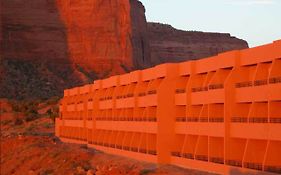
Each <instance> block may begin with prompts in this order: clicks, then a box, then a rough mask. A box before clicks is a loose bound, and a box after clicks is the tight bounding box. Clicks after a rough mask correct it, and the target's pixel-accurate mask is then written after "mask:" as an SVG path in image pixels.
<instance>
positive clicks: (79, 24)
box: [0, 0, 150, 98]
mask: <svg viewBox="0 0 281 175" xmlns="http://www.w3.org/2000/svg"><path fill="white" fill-rule="evenodd" d="M0 8H1V9H0V15H1V18H0V19H1V27H0V28H1V35H0V42H1V43H0V46H1V47H0V49H1V50H0V51H1V52H0V56H1V60H0V78H1V79H0V89H1V92H0V96H1V97H2V96H3V97H8V98H17V97H20V98H27V97H29V96H34V97H39V98H41V97H43V98H45V97H46V98H48V97H49V96H53V95H58V94H61V93H62V91H63V89H64V88H67V87H72V86H77V85H81V84H84V83H89V82H91V81H93V80H94V79H96V78H101V77H106V76H109V75H113V74H120V73H124V72H127V71H130V70H132V69H134V68H143V67H144V66H145V64H148V63H149V56H150V55H149V44H148V40H147V36H146V34H147V32H146V19H145V15H144V7H143V6H142V4H141V3H140V2H139V1H137V0H83V1H80V0H28V1H21V0H20V1H19V0H2V1H1V6H0ZM139 58H141V59H139Z"/></svg>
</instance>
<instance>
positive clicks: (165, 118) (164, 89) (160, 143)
mask: <svg viewBox="0 0 281 175" xmlns="http://www.w3.org/2000/svg"><path fill="white" fill-rule="evenodd" d="M162 66H165V69H166V75H167V76H166V77H165V80H164V81H163V82H162V83H161V85H160V88H159V90H158V91H157V93H158V109H157V114H156V115H157V119H158V131H157V146H156V148H157V153H158V163H160V164H169V163H170V161H171V160H170V159H171V149H172V143H171V140H173V137H174V135H175V113H176V108H175V95H174V92H175V89H176V83H175V80H176V76H177V75H178V64H165V65H162ZM157 68H160V67H156V69H155V71H158V69H157Z"/></svg>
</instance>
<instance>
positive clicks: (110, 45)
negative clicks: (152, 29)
mask: <svg viewBox="0 0 281 175" xmlns="http://www.w3.org/2000/svg"><path fill="white" fill-rule="evenodd" d="M57 2H58V7H59V11H60V13H61V17H62V19H63V21H64V23H65V26H66V29H67V38H68V47H69V55H70V59H71V61H72V62H74V63H75V64H79V65H81V66H82V67H84V68H86V69H90V70H95V72H97V73H103V72H108V71H109V72H111V74H119V73H124V72H125V71H128V70H132V69H134V67H135V65H136V66H138V67H142V66H143V62H145V59H147V55H146V56H144V55H143V54H144V52H147V51H146V50H147V49H148V41H147V40H146V39H147V37H144V36H143V32H144V31H145V30H146V21H145V16H144V7H143V6H142V5H141V3H140V2H138V1H137V0H84V1H81V0H71V1H70V0H57ZM142 38H145V39H142ZM140 58H141V59H143V60H142V61H139V59H140Z"/></svg>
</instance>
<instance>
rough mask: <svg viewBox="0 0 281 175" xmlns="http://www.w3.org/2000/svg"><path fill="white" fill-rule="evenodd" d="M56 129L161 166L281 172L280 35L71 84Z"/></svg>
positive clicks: (71, 138) (60, 133)
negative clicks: (207, 55)
mask: <svg viewBox="0 0 281 175" xmlns="http://www.w3.org/2000/svg"><path fill="white" fill-rule="evenodd" d="M56 135H57V136H58V137H60V138H61V139H62V140H63V141H66V142H73V143H83V144H88V146H89V147H93V148H96V149H99V150H102V151H105V152H108V153H111V154H117V155H123V156H127V157H131V158H135V159H139V160H144V161H149V162H155V163H159V164H173V165H177V166H181V167H186V168H194V169H200V170H205V171H210V172H216V173H220V174H231V173H234V172H246V173H248V172H251V171H253V172H262V171H263V172H268V173H281V41H275V42H274V43H271V44H268V45H264V46H259V47H256V48H251V49H245V50H239V51H238V50H237V51H231V52H227V53H224V54H220V55H218V56H214V57H210V58H205V59H202V60H198V61H188V62H183V63H177V64H162V65H159V66H156V67H153V68H150V69H145V70H140V71H134V72H131V73H128V74H124V75H118V76H113V77H110V78H108V79H104V80H98V81H95V82H94V83H93V84H89V85H86V86H83V87H76V88H73V89H67V90H65V92H64V97H63V99H62V100H61V104H60V117H59V118H57V120H56Z"/></svg>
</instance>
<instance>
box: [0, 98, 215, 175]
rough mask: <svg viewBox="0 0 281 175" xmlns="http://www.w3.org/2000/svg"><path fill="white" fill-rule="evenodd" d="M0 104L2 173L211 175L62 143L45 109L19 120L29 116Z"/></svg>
mask: <svg viewBox="0 0 281 175" xmlns="http://www.w3.org/2000/svg"><path fill="white" fill-rule="evenodd" d="M15 103H16V102H14V105H15ZM48 104H49V103H48ZM43 105H44V104H43ZM0 106H2V111H0V114H1V121H0V128H1V133H0V140H1V142H0V147H1V151H0V159H1V161H0V174H1V175H11V174H14V175H47V174H48V175H51V174H52V175H61V174H65V175H69V174H73V175H125V174H126V175H148V174H150V175H165V174H166V175H168V174H173V175H182V174H189V175H212V174H211V173H206V172H200V171H196V170H190V169H182V168H178V167H175V166H165V165H162V166H157V165H156V164H152V163H146V162H141V161H137V160H132V159H129V158H125V157H120V156H115V155H109V154H106V153H103V152H100V151H97V150H95V149H89V148H87V147H86V146H85V145H75V144H67V143H62V142H61V141H60V140H59V139H58V138H57V137H55V136H54V123H53V121H52V120H51V119H50V118H49V117H48V116H46V114H45V113H42V114H41V115H40V116H39V117H38V118H37V119H34V120H32V121H28V122H26V121H24V122H21V123H19V122H15V121H18V120H21V119H24V118H27V117H28V116H26V115H24V114H21V113H19V111H18V112H16V111H12V110H11V108H12V106H10V105H9V102H8V101H7V100H2V99H0ZM44 108H48V105H47V106H45V105H44ZM39 111H40V108H39ZM39 111H38V112H39ZM39 113H40V112H39ZM2 150H4V151H2Z"/></svg>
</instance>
